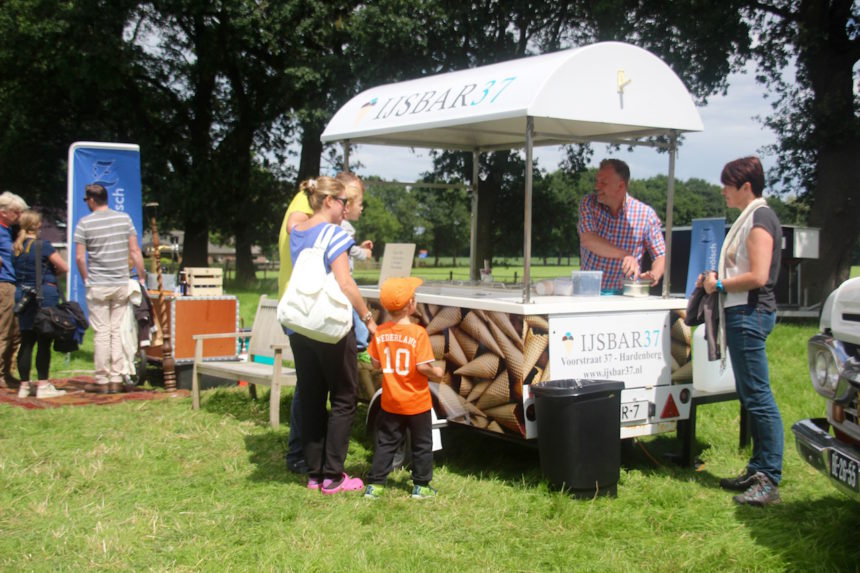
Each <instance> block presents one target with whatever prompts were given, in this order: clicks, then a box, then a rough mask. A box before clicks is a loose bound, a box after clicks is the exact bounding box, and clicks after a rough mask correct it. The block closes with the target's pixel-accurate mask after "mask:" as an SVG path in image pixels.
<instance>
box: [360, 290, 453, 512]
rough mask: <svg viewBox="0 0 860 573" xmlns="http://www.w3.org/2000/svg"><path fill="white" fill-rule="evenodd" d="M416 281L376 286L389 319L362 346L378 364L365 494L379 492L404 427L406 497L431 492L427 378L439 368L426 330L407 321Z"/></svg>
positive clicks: (370, 495)
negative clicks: (408, 471)
mask: <svg viewBox="0 0 860 573" xmlns="http://www.w3.org/2000/svg"><path fill="white" fill-rule="evenodd" d="M422 282H423V281H422V280H421V279H419V278H415V277H404V278H392V279H388V280H387V281H385V282H384V283H382V287H380V289H379V300H380V302H381V303H382V306H384V307H385V309H386V310H387V311H388V312H389V313H390V314H391V321H389V322H386V323H384V324H381V325H379V327H378V328H377V329H376V333H375V334H374V335H373V336H372V337H371V339H370V346H369V347H368V348H367V351H368V353H369V354H370V358H371V359H372V360H373V365H374V367H376V368H379V367H380V366H381V367H382V403H381V406H382V408H381V409H380V412H379V420H378V422H377V424H378V425H377V433H376V451H375V452H374V454H373V463H372V464H371V467H370V473H369V474H368V475H367V483H368V485H367V487H366V488H365V490H364V497H367V498H372V499H376V498H378V497H380V496H381V495H382V492H383V491H384V489H385V481H386V479H387V478H388V473H389V472H390V471H391V465H392V463H393V461H394V454H395V452H396V451H397V448H398V446H399V445H400V442H401V441H402V440H403V435H404V433H405V432H406V430H407V429H408V430H409V433H410V436H411V445H412V482H413V484H414V487H413V489H412V498H413V499H424V498H428V497H433V496H435V495H436V490H435V489H434V488H433V487H431V486H430V480H432V479H433V436H432V427H431V423H432V415H431V409H432V408H433V400H432V398H431V397H430V387H429V386H428V384H427V378H428V376H432V377H434V378H441V377H442V375H443V374H444V371H443V370H442V368H441V367H439V366H434V365H433V364H432V362H433V360H434V356H433V348H432V347H431V346H430V337H429V336H428V335H427V331H426V330H425V329H424V328H423V327H422V326H421V325H418V324H413V323H412V322H411V321H410V320H409V315H411V314H413V313H414V312H415V308H416V306H417V303H416V302H415V289H416V288H417V287H418V285H420V284H421V283H422Z"/></svg>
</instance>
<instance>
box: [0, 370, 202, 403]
mask: <svg viewBox="0 0 860 573" xmlns="http://www.w3.org/2000/svg"><path fill="white" fill-rule="evenodd" d="M93 381H94V380H93V378H92V377H91V376H76V377H74V378H65V379H62V380H51V383H52V384H53V385H54V386H56V387H57V388H58V389H61V390H65V391H66V395H65V396H60V397H58V398H45V399H42V400H40V399H38V398H36V397H35V396H30V397H28V398H18V389H17V388H0V404H10V405H12V406H19V407H21V408H27V409H30V410H39V409H44V408H59V407H61V406H90V405H99V406H103V405H107V404H119V403H120V402H126V401H128V400H161V399H164V398H176V397H187V396H190V395H191V393H190V391H188V390H174V391H173V392H165V391H164V390H161V389H159V390H144V389H134V390H132V391H131V392H123V393H120V394H95V393H92V392H84V387H85V386H86V385H87V384H91V383H93Z"/></svg>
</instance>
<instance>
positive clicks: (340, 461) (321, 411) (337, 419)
mask: <svg viewBox="0 0 860 573" xmlns="http://www.w3.org/2000/svg"><path fill="white" fill-rule="evenodd" d="M299 189H300V190H301V191H302V192H304V193H305V194H306V195H307V198H308V204H309V205H310V207H311V209H312V210H313V215H311V217H310V218H309V219H308V220H307V221H303V222H301V223H298V224H297V225H296V226H295V227H293V228H292V230H291V232H290V257H291V258H292V262H293V264H295V262H296V260H297V259H298V257H299V254H300V253H301V252H302V251H303V250H304V249H307V248H310V247H313V245H314V242H315V241H316V239H317V237H318V236H319V234H320V233H321V232H323V230H325V229H326V228H328V227H329V226H331V225H334V226H335V227H336V229H335V230H334V233H333V236H332V239H331V241H330V242H329V244H328V248H327V249H326V253H325V265H326V270H327V271H328V272H331V273H334V277H335V279H336V280H337V283H338V285H339V286H340V288H341V290H342V291H343V293H344V295H346V298H347V299H349V301H350V303H352V306H353V308H354V309H355V310H356V311H357V312H358V315H359V316H360V317H361V319H362V321H363V322H364V323H365V324H366V325H367V327H368V329H369V330H370V331H371V332H374V331H375V330H376V323H375V322H374V321H373V317H372V315H371V313H370V310H369V309H368V308H367V305H366V304H365V302H364V299H363V298H362V297H361V293H360V292H359V291H358V287H357V286H356V284H355V281H353V280H352V275H351V274H350V272H349V260H348V259H349V248H350V247H351V246H352V245H353V243H354V241H353V240H352V239H351V238H350V236H349V235H348V234H347V232H346V231H344V230H343V229H342V228H341V227H340V224H341V222H342V221H343V214H344V209H345V207H346V202H347V197H346V189H345V187H344V185H343V183H341V182H340V181H337V180H336V179H334V178H333V177H318V178H316V179H308V180H306V181H303V182H302V183H301V185H300V186H299ZM287 334H289V337H290V346H291V347H292V350H293V355H294V357H295V364H296V375H297V378H298V381H297V388H296V390H297V392H298V394H299V395H301V412H300V414H301V416H300V422H299V423H300V424H301V441H302V449H303V451H304V455H305V461H306V462H307V465H308V468H309V471H308V475H309V479H308V488H309V489H318V490H320V491H322V493H324V494H335V493H339V492H342V491H356V490H361V489H363V488H364V483H363V482H362V481H361V479H359V478H356V477H350V476H348V475H347V474H346V473H345V472H344V471H343V466H344V461H345V460H346V453H347V449H348V447H349V436H350V432H351V430H352V421H353V418H354V417H355V405H356V404H355V403H356V392H357V389H358V362H357V358H356V346H355V331H354V330H351V331H350V332H349V334H347V335H346V336H345V337H343V338H342V339H341V340H339V341H338V342H335V343H333V344H328V343H325V342H319V341H317V340H312V339H310V338H308V337H306V336H303V335H301V334H299V333H297V332H289V331H288V332H287ZM327 401H331V411H330V412H327V411H326V402H327ZM291 423H293V421H292V420H291Z"/></svg>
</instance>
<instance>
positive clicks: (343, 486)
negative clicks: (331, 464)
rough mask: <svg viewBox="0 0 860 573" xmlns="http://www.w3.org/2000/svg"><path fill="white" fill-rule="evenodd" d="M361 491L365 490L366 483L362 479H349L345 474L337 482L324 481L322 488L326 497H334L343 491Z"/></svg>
mask: <svg viewBox="0 0 860 573" xmlns="http://www.w3.org/2000/svg"><path fill="white" fill-rule="evenodd" d="M360 489H364V482H363V481H361V478H357V477H349V476H348V475H346V474H345V473H344V474H341V476H340V479H339V480H337V481H335V480H333V479H324V480H323V482H322V487H320V491H321V492H323V493H324V494H325V495H332V494H335V493H340V492H342V491H357V490H360Z"/></svg>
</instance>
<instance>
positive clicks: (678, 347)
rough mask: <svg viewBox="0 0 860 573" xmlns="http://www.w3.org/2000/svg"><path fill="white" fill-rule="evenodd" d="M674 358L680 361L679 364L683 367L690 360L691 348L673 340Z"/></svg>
mask: <svg viewBox="0 0 860 573" xmlns="http://www.w3.org/2000/svg"><path fill="white" fill-rule="evenodd" d="M671 349H672V350H671V351H672V358H674V359H675V360H677V361H678V364H679V365H681V366H683V365H684V364H686V363H687V360H689V358H690V347H689V346H687V345H686V344H684V343H683V342H678V341H677V340H672V346H671Z"/></svg>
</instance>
